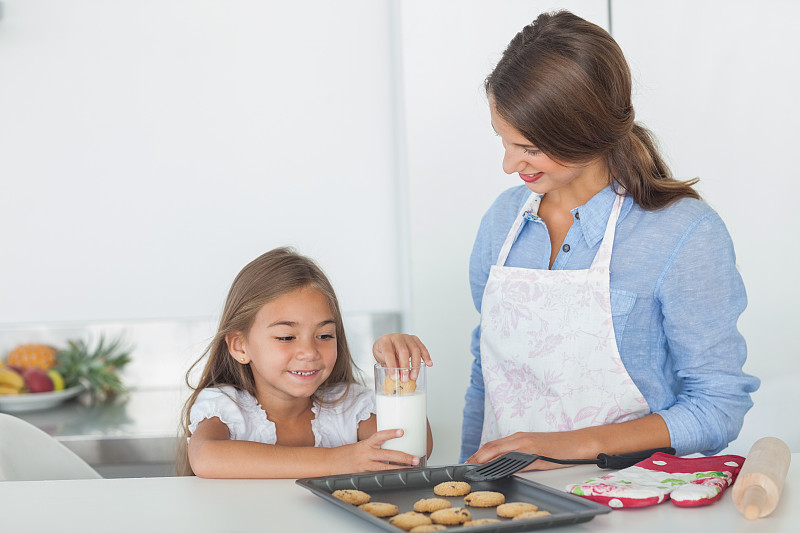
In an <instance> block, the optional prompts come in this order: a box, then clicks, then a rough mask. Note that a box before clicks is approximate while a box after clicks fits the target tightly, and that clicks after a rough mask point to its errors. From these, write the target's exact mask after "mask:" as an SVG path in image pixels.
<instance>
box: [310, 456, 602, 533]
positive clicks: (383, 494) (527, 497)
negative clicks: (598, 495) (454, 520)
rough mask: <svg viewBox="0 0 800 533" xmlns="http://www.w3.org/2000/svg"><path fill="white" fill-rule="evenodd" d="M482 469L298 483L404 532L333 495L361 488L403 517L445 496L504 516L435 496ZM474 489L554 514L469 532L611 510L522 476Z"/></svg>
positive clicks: (502, 532)
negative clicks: (442, 485)
mask: <svg viewBox="0 0 800 533" xmlns="http://www.w3.org/2000/svg"><path fill="white" fill-rule="evenodd" d="M476 466H477V465H472V464H469V465H466V464H459V465H449V466H437V467H430V468H404V469H399V470H385V471H382V472H369V473H360V474H343V475H337V476H325V477H316V478H305V479H298V480H297V481H296V483H297V484H298V485H300V486H301V487H305V488H307V489H308V490H310V491H311V492H313V493H314V494H316V495H318V496H320V497H321V498H322V499H324V500H326V501H329V502H331V503H332V504H334V505H336V506H338V507H341V508H342V509H344V510H345V511H347V512H350V513H353V514H355V515H356V516H359V517H361V518H363V519H364V520H367V521H368V522H370V523H372V524H374V525H375V526H378V527H380V528H383V529H385V530H387V531H393V532H395V533H397V532H399V531H402V530H401V529H400V528H398V527H396V526H393V525H391V524H390V523H389V519H388V518H378V517H376V516H373V515H371V514H369V513H367V512H366V511H362V510H361V509H359V508H358V507H357V506H355V505H350V504H349V503H346V502H343V501H341V500H339V499H338V498H335V497H333V495H332V493H333V491H335V490H339V489H356V490H360V491H363V492H366V493H368V494H369V495H370V496H371V497H372V499H371V500H370V501H373V502H385V503H393V504H395V505H397V507H398V508H399V510H400V512H401V513H404V512H406V511H413V510H414V503H415V502H416V501H417V500H419V499H421V498H434V497H436V498H442V497H443V498H445V499H447V500H450V501H451V502H452V504H453V507H464V508H466V509H469V512H470V513H471V514H472V519H473V520H477V519H480V518H499V517H498V516H497V511H496V508H495V507H488V508H479V507H468V506H466V505H464V497H463V496H454V497H446V496H436V495H435V494H434V493H433V487H435V486H436V485H438V484H439V483H442V482H444V481H467V480H466V479H465V478H464V474H465V473H466V472H467V471H469V470H472V469H473V468H476ZM468 483H469V484H470V485H471V486H472V490H473V491H477V490H491V491H496V492H502V493H503V494H504V495H505V497H506V502H528V503H532V504H534V505H537V506H538V507H539V508H540V509H543V510H546V511H550V515H549V516H542V517H539V518H531V519H528V520H511V519H508V518H499V519H500V520H501V522H497V523H494V524H486V525H483V526H472V527H469V528H467V529H468V530H469V531H470V532H472V531H474V532H475V533H478V532H480V533H487V532H495V531H496V532H498V533H511V532H514V531H531V530H534V529H544V528H548V527H554V526H561V525H565V524H577V523H580V522H588V521H589V520H591V519H592V518H594V517H595V516H596V515H598V514H603V513H608V512H611V508H609V507H606V506H605V505H601V504H599V503H595V502H593V501H591V500H587V499H584V498H581V497H579V496H575V495H573V494H569V493H567V492H562V491H559V490H556V489H553V488H550V487H547V486H545V485H542V484H541V483H536V482H535V481H530V480H527V479H524V478H521V477H517V476H510V477H507V478H505V479H498V480H494V481H478V482H475V481H468ZM450 529H464V527H463V526H449V527H448V530H450Z"/></svg>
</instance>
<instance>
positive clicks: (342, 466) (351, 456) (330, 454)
mask: <svg viewBox="0 0 800 533" xmlns="http://www.w3.org/2000/svg"><path fill="white" fill-rule="evenodd" d="M401 434H402V433H400V432H398V431H395V430H386V431H378V432H373V434H372V435H371V436H369V437H368V438H367V439H365V440H363V441H360V442H358V443H356V444H348V445H345V446H338V447H336V448H316V447H313V446H297V447H295V446H280V445H277V444H263V443H260V442H250V441H240V440H230V434H229V432H228V427H227V426H226V425H225V424H223V423H222V422H221V421H220V419H219V418H216V417H214V418H207V419H205V420H203V421H202V422H200V423H199V424H198V426H197V429H196V430H195V431H194V433H193V434H192V437H191V439H189V462H190V464H191V466H192V470H193V471H194V473H195V474H196V475H198V476H200V477H207V478H302V477H317V476H327V475H333V474H346V473H351V472H365V471H372V470H388V469H393V468H397V466H396V464H413V463H414V461H416V458H414V457H413V456H411V455H409V454H407V453H403V452H398V451H394V450H383V449H381V445H382V444H383V443H384V442H386V441H387V440H389V439H391V438H396V437H398V436H400V435H401ZM387 462H393V463H395V465H390V464H387Z"/></svg>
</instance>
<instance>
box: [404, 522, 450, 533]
mask: <svg viewBox="0 0 800 533" xmlns="http://www.w3.org/2000/svg"><path fill="white" fill-rule="evenodd" d="M445 529H447V526H443V525H441V524H428V525H425V526H417V527H415V528H412V529H411V531H409V532H408V533H431V532H432V531H444V530H445Z"/></svg>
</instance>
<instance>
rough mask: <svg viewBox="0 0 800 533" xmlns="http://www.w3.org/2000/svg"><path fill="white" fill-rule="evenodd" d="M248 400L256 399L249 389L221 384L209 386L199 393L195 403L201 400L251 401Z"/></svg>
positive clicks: (236, 402) (210, 401)
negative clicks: (244, 389)
mask: <svg viewBox="0 0 800 533" xmlns="http://www.w3.org/2000/svg"><path fill="white" fill-rule="evenodd" d="M248 400H253V401H255V398H254V397H253V396H252V395H251V394H250V393H249V392H247V391H243V390H240V389H237V388H236V387H234V386H233V385H221V386H219V387H207V388H205V389H203V390H201V391H200V392H199V393H198V394H197V399H196V400H195V403H197V402H199V401H203V402H209V403H223V404H225V403H229V402H233V403H235V404H242V403H249V402H248Z"/></svg>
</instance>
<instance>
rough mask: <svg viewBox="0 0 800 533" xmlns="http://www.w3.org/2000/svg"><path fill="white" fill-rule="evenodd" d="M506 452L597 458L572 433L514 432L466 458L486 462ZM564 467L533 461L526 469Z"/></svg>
mask: <svg viewBox="0 0 800 533" xmlns="http://www.w3.org/2000/svg"><path fill="white" fill-rule="evenodd" d="M508 452H522V453H533V454H537V455H544V456H546V457H552V458H553V459H592V458H594V457H596V456H597V454H596V453H595V454H593V453H592V452H591V451H588V447H587V442H586V438H585V437H584V436H581V435H580V433H577V432H575V431H560V432H553V433H522V432H520V433H514V434H513V435H510V436H508V437H504V438H502V439H497V440H494V441H492V442H487V443H486V444H484V445H483V446H481V448H480V449H479V450H478V451H477V452H475V453H474V454H473V455H472V457H470V458H469V459H467V462H468V463H480V464H483V463H488V462H489V461H491V460H492V459H497V458H498V457H500V456H501V455H503V454H506V453H508ZM565 466H567V465H560V464H556V463H549V462H547V461H543V460H541V459H539V460H537V461H534V462H533V463H531V465H530V466H527V467H525V468H524V469H523V471H525V470H552V469H554V468H564V467H565Z"/></svg>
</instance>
